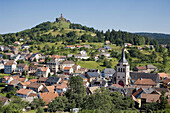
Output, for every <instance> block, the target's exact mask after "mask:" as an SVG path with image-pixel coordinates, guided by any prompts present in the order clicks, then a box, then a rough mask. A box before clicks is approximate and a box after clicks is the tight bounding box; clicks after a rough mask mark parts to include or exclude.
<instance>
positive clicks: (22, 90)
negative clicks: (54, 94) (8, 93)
mask: <svg viewBox="0 0 170 113" xmlns="http://www.w3.org/2000/svg"><path fill="white" fill-rule="evenodd" d="M30 91H32V90H31V89H20V90H18V91H17V93H18V94H23V95H27V94H28V93H29V92H30Z"/></svg>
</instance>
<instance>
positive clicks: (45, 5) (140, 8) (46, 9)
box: [0, 0, 170, 34]
mask: <svg viewBox="0 0 170 113" xmlns="http://www.w3.org/2000/svg"><path fill="white" fill-rule="evenodd" d="M61 13H63V16H64V17H65V18H67V19H69V20H71V22H73V23H79V24H82V25H86V26H89V27H94V28H96V29H99V30H104V31H106V30H107V29H115V30H119V29H120V30H122V31H128V32H156V33H168V34H170V0H0V34H3V33H9V32H10V33H12V32H19V31H22V30H25V29H28V28H31V27H34V26H35V25H37V24H39V23H42V22H46V21H51V22H53V21H55V18H56V17H59V16H60V14H61Z"/></svg>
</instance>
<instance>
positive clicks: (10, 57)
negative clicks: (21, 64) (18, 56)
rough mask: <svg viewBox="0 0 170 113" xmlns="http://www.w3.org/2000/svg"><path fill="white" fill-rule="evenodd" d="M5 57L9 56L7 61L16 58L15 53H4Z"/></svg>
mask: <svg viewBox="0 0 170 113" xmlns="http://www.w3.org/2000/svg"><path fill="white" fill-rule="evenodd" d="M4 55H7V59H12V58H13V57H14V54H13V53H4Z"/></svg>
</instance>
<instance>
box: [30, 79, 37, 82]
mask: <svg viewBox="0 0 170 113" xmlns="http://www.w3.org/2000/svg"><path fill="white" fill-rule="evenodd" d="M29 81H30V82H37V79H30V80H29Z"/></svg>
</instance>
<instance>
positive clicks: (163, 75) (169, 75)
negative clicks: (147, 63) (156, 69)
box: [158, 73, 170, 80]
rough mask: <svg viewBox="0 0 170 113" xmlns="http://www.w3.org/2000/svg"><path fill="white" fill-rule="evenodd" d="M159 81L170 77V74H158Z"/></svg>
mask: <svg viewBox="0 0 170 113" xmlns="http://www.w3.org/2000/svg"><path fill="white" fill-rule="evenodd" d="M158 75H159V78H160V80H165V79H167V78H168V77H170V74H168V73H158Z"/></svg>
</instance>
